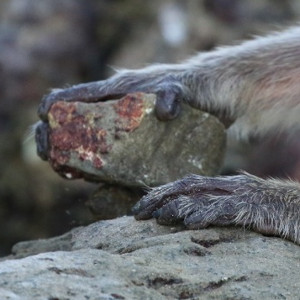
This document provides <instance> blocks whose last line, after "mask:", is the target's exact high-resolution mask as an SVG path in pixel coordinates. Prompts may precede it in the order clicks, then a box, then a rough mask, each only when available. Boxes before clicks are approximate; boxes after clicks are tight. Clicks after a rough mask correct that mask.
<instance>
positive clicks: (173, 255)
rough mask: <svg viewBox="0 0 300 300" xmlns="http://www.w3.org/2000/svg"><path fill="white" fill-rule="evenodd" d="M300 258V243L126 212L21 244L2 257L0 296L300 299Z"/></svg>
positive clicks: (236, 229)
mask: <svg viewBox="0 0 300 300" xmlns="http://www.w3.org/2000/svg"><path fill="white" fill-rule="evenodd" d="M21 257H23V258H21ZM299 258H300V252H299V246H297V245H295V244H293V243H291V242H289V241H285V240H282V239H279V238H274V237H266V236H262V235H260V234H257V233H254V232H251V231H248V230H245V229H241V228H209V229H205V230H198V231H191V230H185V231H182V227H180V226H179V227H164V226H160V225H157V224H156V222H155V221H153V220H149V221H140V222H136V221H135V220H134V219H133V218H132V217H123V218H118V219H114V220H109V221H100V222H97V223H94V224H91V225H89V226H87V227H79V228H76V229H74V230H72V231H71V232H69V233H66V234H65V235H63V236H60V237H56V238H52V239H48V240H37V241H32V242H23V243H19V244H17V245H16V246H15V247H14V248H13V255H11V256H10V257H8V258H6V259H5V260H3V261H2V262H0V295H1V297H2V298H1V299H155V300H157V299H298V298H299V293H300V286H299V282H300V273H299Z"/></svg>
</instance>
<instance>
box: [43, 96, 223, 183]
mask: <svg viewBox="0 0 300 300" xmlns="http://www.w3.org/2000/svg"><path fill="white" fill-rule="evenodd" d="M155 100H156V97H155V95H151V94H142V93H135V94H129V95H127V96H125V97H124V98H122V99H120V100H118V101H107V102H98V103H81V102H75V103H67V102H63V101H59V102H56V103H55V104H54V105H53V106H52V107H51V109H50V111H49V114H48V116H49V125H50V130H49V147H50V149H49V154H48V157H49V161H50V163H51V165H52V166H53V168H54V169H55V170H56V171H57V172H59V173H60V174H62V175H63V176H65V177H66V178H80V177H84V178H86V179H87V180H98V181H104V182H109V183H118V184H121V185H125V186H143V185H144V186H145V185H146V186H154V185H158V184H162V183H167V182H169V181H173V180H176V179H178V178H179V177H182V176H184V175H186V174H190V173H197V174H203V175H212V174H216V173H217V171H218V170H219V168H220V166H221V163H222V160H223V154H224V149H225V130H224V127H223V125H222V124H221V123H220V122H219V121H218V120H217V119H216V118H215V117H213V116H211V115H209V114H207V113H204V112H200V111H198V110H195V109H192V108H190V107H188V106H184V109H183V111H182V113H181V114H180V116H179V117H178V118H176V119H175V120H173V121H169V122H162V121H159V120H157V118H156V117H155V113H154V104H155Z"/></svg>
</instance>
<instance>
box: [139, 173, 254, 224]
mask: <svg viewBox="0 0 300 300" xmlns="http://www.w3.org/2000/svg"><path fill="white" fill-rule="evenodd" d="M256 180H257V177H255V176H252V175H249V174H242V175H237V176H228V177H225V176H224V177H215V178H214V177H204V176H198V175H191V176H187V177H185V178H183V179H182V180H178V181H175V182H172V183H169V184H166V185H163V186H160V187H157V188H153V189H152V190H151V191H150V192H149V193H148V194H147V195H145V196H144V197H143V198H142V199H141V200H140V201H139V202H138V203H137V204H136V205H135V206H134V208H133V213H134V215H135V218H136V219H137V220H142V219H149V218H151V217H155V218H156V219H157V221H158V223H159V224H164V225H168V224H175V223H178V222H183V223H184V224H185V225H186V226H187V227H188V228H191V229H199V228H205V227H207V226H208V225H229V224H236V223H238V222H236V221H237V219H238V218H239V217H240V216H239V213H241V211H243V207H244V206H245V205H247V204H249V203H250V202H251V201H256V200H255V199H253V198H251V197H249V193H251V189H252V186H253V187H254V186H255V185H256ZM258 180H259V179H258ZM257 200H258V199H257ZM250 204H251V203H250Z"/></svg>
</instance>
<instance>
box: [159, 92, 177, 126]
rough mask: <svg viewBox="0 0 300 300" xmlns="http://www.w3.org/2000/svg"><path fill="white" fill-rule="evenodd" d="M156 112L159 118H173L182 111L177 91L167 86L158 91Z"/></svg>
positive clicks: (163, 119)
mask: <svg viewBox="0 0 300 300" xmlns="http://www.w3.org/2000/svg"><path fill="white" fill-rule="evenodd" d="M156 95H157V100H156V105H155V113H156V116H157V118H158V119H159V120H162V121H167V120H172V119H174V118H176V117H177V116H178V114H179V113H180V108H181V107H180V99H179V95H178V94H177V93H176V91H174V90H172V89H171V88H165V89H162V90H159V91H158V92H156Z"/></svg>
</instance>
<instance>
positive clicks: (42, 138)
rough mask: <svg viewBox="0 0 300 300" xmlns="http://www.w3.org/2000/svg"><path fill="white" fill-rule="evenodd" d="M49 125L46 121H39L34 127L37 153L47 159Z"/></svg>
mask: <svg viewBox="0 0 300 300" xmlns="http://www.w3.org/2000/svg"><path fill="white" fill-rule="evenodd" d="M48 135H49V125H48V123H44V122H39V123H38V124H37V127H36V129H35V142H36V145H37V154H38V155H39V156H40V158H41V159H42V160H47V159H48V150H49V141H48Z"/></svg>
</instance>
